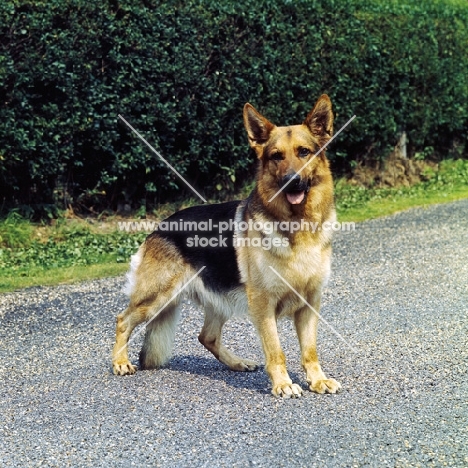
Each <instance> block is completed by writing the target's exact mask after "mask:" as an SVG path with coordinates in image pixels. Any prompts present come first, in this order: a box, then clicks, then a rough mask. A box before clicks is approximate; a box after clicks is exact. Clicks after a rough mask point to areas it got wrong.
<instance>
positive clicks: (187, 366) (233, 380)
mask: <svg viewBox="0 0 468 468" xmlns="http://www.w3.org/2000/svg"><path fill="white" fill-rule="evenodd" d="M134 364H136V365H138V364H139V363H138V362H135V363H134ZM162 369H165V370H166V371H174V372H185V373H190V374H194V375H200V376H203V377H207V378H209V379H212V380H218V381H223V382H225V383H226V385H228V386H230V387H233V388H238V389H243V390H254V391H256V392H258V393H261V394H270V392H271V383H270V379H269V378H268V375H267V373H266V371H265V368H264V366H263V365H259V367H258V368H257V369H256V370H255V371H252V372H236V371H232V370H230V369H229V368H228V367H226V366H225V365H224V364H222V363H220V362H219V361H217V360H216V359H213V358H209V357H204V356H196V355H195V356H194V355H178V356H173V357H172V359H171V360H170V361H169V362H168V363H167V364H166V365H164V366H163V367H162ZM140 372H141V371H140ZM144 372H146V371H144ZM149 372H151V371H149ZM156 372H157V371H156ZM289 375H290V377H291V379H292V381H293V382H296V383H298V384H299V385H301V386H302V388H307V384H306V382H305V380H304V379H303V378H302V376H299V375H298V374H297V373H296V372H294V371H289Z"/></svg>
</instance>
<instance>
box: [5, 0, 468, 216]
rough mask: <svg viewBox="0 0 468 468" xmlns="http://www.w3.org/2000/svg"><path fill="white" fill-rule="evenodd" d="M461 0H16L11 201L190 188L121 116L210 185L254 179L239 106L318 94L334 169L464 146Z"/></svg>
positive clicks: (148, 194) (8, 132) (466, 40)
mask: <svg viewBox="0 0 468 468" xmlns="http://www.w3.org/2000/svg"><path fill="white" fill-rule="evenodd" d="M467 25H468V7H467V5H466V2H464V1H459V2H456V1H448V0H446V1H425V2H420V1H416V0H406V1H403V0H402V1H389V0H387V1H384V0H382V1H377V0H348V1H346V0H341V1H340V0H303V1H287V0H282V1H278V0H240V1H236V2H234V1H227V0H217V1H213V0H187V1H177V0H164V1H154V0H153V1H151V0H147V1H142V0H122V1H117V0H112V1H109V0H104V1H103V2H101V3H98V4H96V5H94V4H93V2H88V1H86V0H47V1H30V0H21V1H20V0H16V1H11V0H8V1H7V0H4V1H3V2H1V4H0V106H1V108H0V122H1V125H0V197H1V199H2V206H3V208H4V209H8V208H11V207H14V206H18V205H28V206H32V207H34V208H38V207H41V206H42V207H47V206H63V205H68V204H70V203H71V204H73V205H75V206H85V207H88V208H90V207H91V208H93V209H95V210H100V209H103V208H105V207H112V208H116V207H117V206H118V204H119V203H130V204H131V205H132V206H133V207H134V208H138V207H141V206H154V205H155V204H157V203H160V202H164V201H167V200H170V199H171V198H173V197H175V196H180V195H184V194H188V193H190V192H187V190H186V188H185V186H184V185H183V184H182V183H181V182H180V181H179V180H178V178H177V177H176V176H174V174H173V173H172V172H171V171H170V170H169V169H167V167H166V166H165V165H164V163H162V162H161V161H159V160H158V158H157V157H156V156H155V155H153V154H152V153H151V152H150V151H149V150H148V149H147V148H146V147H145V146H144V145H143V143H141V142H140V141H139V140H138V139H137V138H135V137H134V136H133V135H132V133H131V132H130V130H129V129H128V128H127V127H125V126H124V125H123V124H122V123H121V122H119V119H118V117H117V115H118V114H122V115H123V116H124V117H125V118H126V119H127V120H129V121H130V122H131V123H132V124H133V125H134V126H135V127H136V128H137V129H138V130H139V131H140V132H141V133H142V134H143V135H144V136H145V137H146V138H147V139H148V140H149V141H150V142H151V143H152V144H153V145H154V146H155V147H156V148H157V149H159V150H160V151H161V153H162V154H163V156H165V157H166V158H167V159H168V160H170V162H171V163H172V164H173V165H174V166H175V167H177V169H178V170H179V171H180V172H181V173H182V174H183V175H184V176H186V177H187V179H189V180H190V181H191V182H192V183H193V184H194V185H195V186H196V187H197V188H198V189H199V190H200V191H202V192H203V193H204V194H205V195H212V194H213V193H215V192H216V191H217V190H219V189H222V190H223V191H229V190H232V189H233V188H234V186H235V184H239V183H241V182H242V181H243V180H245V178H247V177H250V175H251V174H252V170H253V156H252V154H251V153H250V152H249V151H248V149H247V140H246V137H245V134H244V130H243V126H242V107H243V105H244V103H245V102H247V101H249V102H251V103H252V104H253V105H254V106H256V107H257V108H258V109H259V110H261V111H262V112H263V113H265V115H266V116H268V117H269V118H271V119H272V120H273V121H274V122H278V123H281V124H282V123H286V122H288V123H297V122H298V121H301V120H302V119H303V117H304V116H305V114H306V113H307V112H308V111H309V110H310V108H311V106H312V105H313V104H314V102H315V100H316V99H317V97H318V96H319V95H320V94H321V93H324V92H326V93H328V94H330V96H331V98H332V101H333V103H334V109H335V112H336V126H335V128H336V129H338V128H339V126H340V125H342V124H344V123H345V122H346V120H347V119H348V118H349V117H350V116H351V115H353V114H356V115H357V117H358V118H357V119H356V120H355V121H354V122H353V123H352V125H351V126H350V127H349V128H348V129H347V130H346V132H345V133H343V134H342V135H341V136H340V137H339V139H338V140H337V141H336V143H334V144H333V146H332V148H331V150H330V152H329V155H330V156H331V158H332V159H334V167H335V168H346V167H349V165H350V164H352V163H353V161H362V160H365V159H369V158H380V157H383V156H385V154H387V152H388V148H390V147H392V146H393V145H394V144H395V143H396V139H397V134H398V132H399V131H401V130H402V129H404V130H406V131H407V133H408V135H409V140H410V152H412V153H414V152H420V153H421V152H422V153H424V154H426V153H428V152H431V151H432V149H434V151H436V152H439V153H445V152H447V151H450V150H452V149H453V148H457V149H458V151H459V152H463V151H465V150H466V148H465V145H466V139H467V135H468V107H467V102H468V74H467V72H466V71H467V70H468V54H467V50H468V26H467Z"/></svg>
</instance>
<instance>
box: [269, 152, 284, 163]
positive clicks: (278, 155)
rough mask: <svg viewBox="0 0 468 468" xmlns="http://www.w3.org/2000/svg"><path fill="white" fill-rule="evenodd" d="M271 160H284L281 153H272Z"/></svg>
mask: <svg viewBox="0 0 468 468" xmlns="http://www.w3.org/2000/svg"><path fill="white" fill-rule="evenodd" d="M271 159H272V160H273V161H282V160H283V159H284V158H283V155H282V154H281V153H273V154H272V155H271Z"/></svg>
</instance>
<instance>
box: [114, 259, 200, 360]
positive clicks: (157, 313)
mask: <svg viewBox="0 0 468 468" xmlns="http://www.w3.org/2000/svg"><path fill="white" fill-rule="evenodd" d="M205 268H206V266H202V267H201V268H200V269H199V270H198V271H197V272H196V273H195V274H194V275H193V276H192V277H191V278H190V279H189V280H188V281H187V282H186V283H185V284H184V285H183V286H182V288H181V289H179V291H177V292H176V293H175V294H174V295H173V296H172V297H171V298H170V299H169V300H168V301H167V302H166V303H165V304H164V305H163V306H162V307H161V308H160V309H159V310H158V311H157V312H156V313H155V314H153V316H152V317H151V319H150V320H148V321H147V322H146V324H145V326H144V327H142V328H141V329H140V330H138V331H137V332H135V333H134V334H133V335H132V337H131V339H129V340H128V341H127V344H125V345H124V346H122V347H121V348H120V349H119V350H118V351H117V353H115V355H119V354H120V352H121V351H122V350H124V349H125V348H126V347H128V345H129V344H130V343H131V342H132V341H133V340H134V339H135V338H136V337H137V336H139V335H141V333H142V332H143V330H146V326H147V325H149V324H150V323H151V322H152V321H153V320H154V319H155V318H156V317H157V316H158V315H159V313H160V312H161V311H162V310H164V308H165V307H167V305H169V304H170V303H171V302H172V301H173V300H174V299H175V298H176V297H177V296H178V295H179V294H180V293H181V292H182V291H183V290H184V289H185V288H186V287H187V286H188V285H189V284H190V283H191V282H192V281H193V280H194V279H195V278H196V277H197V276H198V275H199V274H200V273H201V272H202V271H203V270H204V269H205Z"/></svg>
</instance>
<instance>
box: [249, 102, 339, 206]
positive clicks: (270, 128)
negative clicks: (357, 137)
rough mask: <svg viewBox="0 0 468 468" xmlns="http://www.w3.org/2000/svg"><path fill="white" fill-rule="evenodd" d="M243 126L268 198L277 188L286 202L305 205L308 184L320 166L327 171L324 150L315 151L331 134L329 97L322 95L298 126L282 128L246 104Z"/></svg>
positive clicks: (318, 172)
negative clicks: (257, 161)
mask: <svg viewBox="0 0 468 468" xmlns="http://www.w3.org/2000/svg"><path fill="white" fill-rule="evenodd" d="M244 125H245V128H246V130H247V135H248V137H249V142H250V146H251V147H252V148H253V149H254V150H255V153H256V154H257V156H258V158H259V159H260V161H261V168H260V172H261V174H260V178H259V182H263V183H262V190H263V191H264V192H265V193H266V194H267V192H268V194H267V196H268V197H269V196H270V195H271V196H273V195H274V194H275V193H276V192H278V191H281V192H282V194H283V197H285V198H286V200H287V202H288V203H289V204H290V205H301V204H305V203H306V200H307V197H308V193H309V191H310V189H311V187H312V186H313V185H317V183H318V179H319V178H320V172H321V171H320V169H321V168H322V169H325V170H326V171H327V172H328V171H329V169H328V162H327V161H326V158H325V154H324V151H321V152H320V153H319V154H318V155H317V156H316V154H317V153H318V152H319V151H320V149H321V148H322V147H323V146H324V145H325V144H326V143H327V142H328V141H329V140H330V138H331V136H332V134H333V113H332V105H331V101H330V98H329V97H328V96H327V95H326V94H324V95H322V96H321V97H320V98H319V100H318V101H317V103H316V104H315V106H314V108H313V109H312V111H311V112H310V113H309V114H308V116H307V117H306V119H305V120H304V122H303V123H302V125H292V126H286V127H277V126H276V125H274V124H273V123H271V122H270V121H269V120H268V119H266V118H265V117H263V116H262V115H261V114H260V113H259V112H258V111H257V110H256V109H255V108H254V107H253V106H252V105H251V104H246V105H245V106H244ZM324 166H325V167H324Z"/></svg>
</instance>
